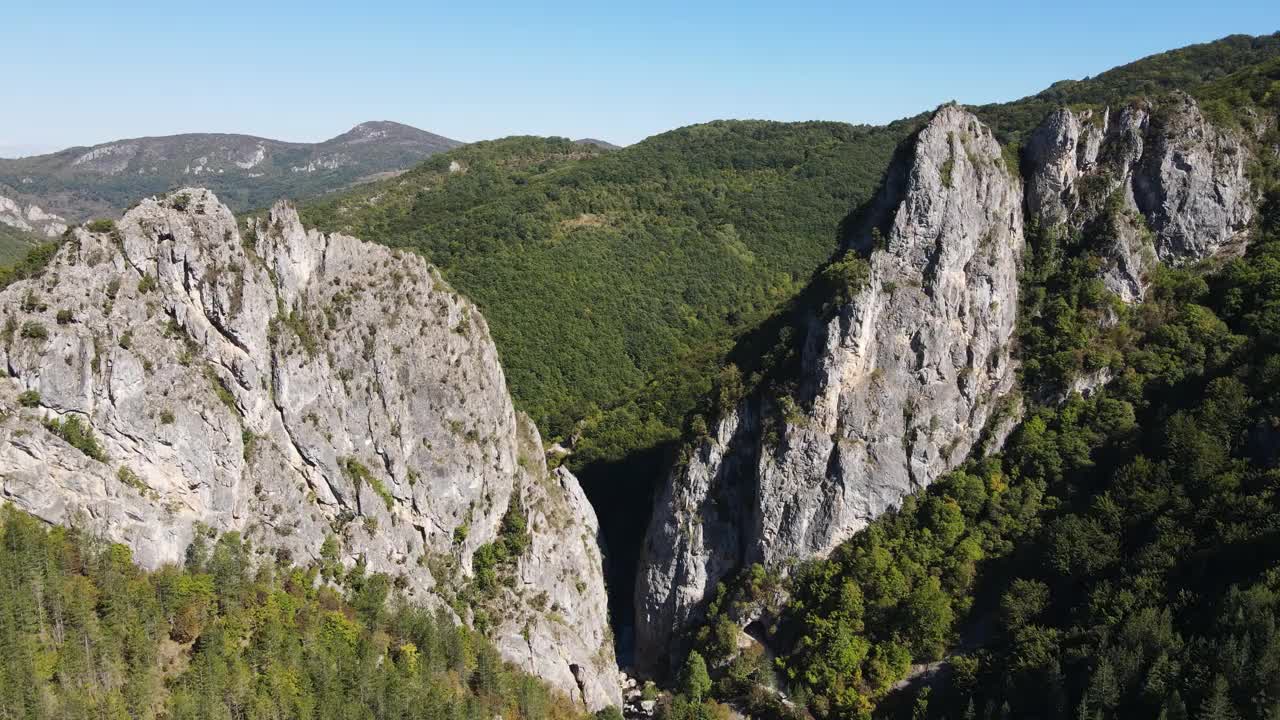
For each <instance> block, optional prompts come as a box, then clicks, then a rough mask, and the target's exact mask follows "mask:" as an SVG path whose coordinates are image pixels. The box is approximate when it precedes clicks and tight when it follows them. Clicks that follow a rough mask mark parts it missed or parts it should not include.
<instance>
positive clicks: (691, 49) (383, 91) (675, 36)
mask: <svg viewBox="0 0 1280 720" xmlns="http://www.w3.org/2000/svg"><path fill="white" fill-rule="evenodd" d="M3 5H4V6H5V7H4V9H2V10H0V43H2V44H3V47H2V49H0V57H2V59H0V98H3V103H4V105H5V106H6V109H5V111H4V112H0V155H4V154H13V153H14V148H26V149H33V148H40V149H46V150H47V149H51V148H53V147H64V146H68V145H88V144H93V143H97V142H103V141H106V140H111V139H116V138H121V137H135V136H141V135H161V134H171V133H178V132H244V133H251V134H255V135H263V136H267V137H275V138H280V139H286V140H306V141H314V140H321V139H324V138H327V137H331V136H333V135H336V134H338V133H340V132H342V131H344V130H346V129H347V128H349V127H350V126H352V125H354V124H356V123H358V122H361V121H364V120H381V119H388V120H397V121H400V122H405V123H409V124H412V125H415V126H417V127H421V128H423V129H426V130H431V131H433V132H438V133H440V134H443V135H448V136H450V137H454V138H457V139H460V140H468V141H469V140H479V139H484V138H492V137H500V136H504V135H511V134H523V133H532V134H539V135H565V136H569V137H575V138H576V137H586V136H590V137H599V138H603V139H606V140H611V141H614V142H619V143H630V142H634V141H636V140H639V139H641V138H643V137H645V136H647V135H651V134H653V133H656V132H660V131H663V130H667V129H670V128H673V127H679V126H682V125H688V124H691V123H696V122H702V121H706V120H712V119H716V118H730V117H731V118H748V117H750V118H768V119H776V120H807V119H824V120H842V121H848V122H870V123H880V122H886V121H888V120H892V119H894V118H898V117H902V116H906V115H911V114H914V113H917V112H920V111H922V110H926V109H930V108H932V107H935V106H936V105H938V104H939V103H942V102H945V101H947V100H951V99H956V100H959V101H961V102H968V103H982V102H990V101H997V100H1007V99H1013V98H1017V97H1021V96H1024V95H1028V94H1031V93H1033V92H1036V91H1038V90H1040V89H1041V88H1043V87H1044V86H1046V85H1048V84H1049V83H1051V82H1053V81H1055V80H1059V79H1063V78H1079V77H1083V76H1087V75H1092V74H1096V73H1098V72H1100V71H1102V70H1105V69H1107V68H1109V67H1112V66H1114V65H1117V64H1121V63H1124V62H1128V61H1130V60H1134V59H1137V58H1139V57H1142V56H1144V55H1149V54H1151V53H1155V52H1159V51H1162V50H1166V49H1170V48H1175V47H1179V46H1182V45H1187V44H1190V43H1195V42H1203V41H1207V40H1212V39H1215V38H1218V37H1221V36H1223V35H1228V34H1231V33H1249V34H1264V33H1270V32H1275V31H1276V30H1280V7H1278V5H1277V3H1275V2H1274V1H1273V2H1262V1H1253V2H1235V1H1233V0H1219V1H1217V2H1203V1H1202V2H1182V1H1180V0H1172V1H1165V2H1142V3H1136V2H1133V3H1122V2H1117V1H1115V0H1112V1H1111V2H1094V1H1093V0H1083V1H1079V0H1078V1H1075V2H1070V3H1042V2H1036V1H1035V0H1023V1H1022V2H992V3H974V2H969V3H956V2H931V1H921V0H912V1H910V2H906V1H902V0H898V1H896V2H895V1H890V2H883V1H882V2H879V3H874V4H870V3H854V2H844V3H827V2H811V1H809V0H790V1H784V0H779V1H777V2H770V3H758V2H752V1H751V0H745V1H743V2H691V1H689V2H665V0H653V1H650V2H642V3H631V4H624V3H618V2H609V3H606V2H599V3H576V2H564V3H543V4H541V5H542V6H541V7H539V5H540V4H539V3H534V2H493V3H491V2H481V1H479V0H477V1H473V2H449V3H442V2H382V3H365V4H359V3H354V2H348V3H342V4H341V5H334V6H333V7H329V6H328V5H329V4H327V3H324V2H318V1H317V2H309V3H295V2H269V1H268V0H260V1H259V2H255V3H249V2H239V1H238V0H227V1H225V2H199V3H188V2H173V1H172V0H170V1H168V2H164V3H149V2H127V1H123V2H114V3H112V2H103V1H101V0H96V1H94V2H60V1H58V0H49V1H46V2H28V0H4V3H3ZM362 5H367V6H362ZM6 151H7V152H6Z"/></svg>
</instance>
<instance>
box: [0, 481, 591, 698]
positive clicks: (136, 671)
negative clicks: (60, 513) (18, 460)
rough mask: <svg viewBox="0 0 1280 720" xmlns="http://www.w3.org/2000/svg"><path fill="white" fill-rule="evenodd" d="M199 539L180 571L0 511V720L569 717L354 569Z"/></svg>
mask: <svg viewBox="0 0 1280 720" xmlns="http://www.w3.org/2000/svg"><path fill="white" fill-rule="evenodd" d="M319 572H320V569H319V568H318V567H316V568H297V567H291V566H290V565H289V564H288V563H287V562H285V561H284V559H278V561H270V560H267V561H264V560H262V559H261V556H259V555H257V554H255V553H254V552H252V551H251V549H250V548H249V546H248V544H247V543H246V542H245V541H243V540H242V539H241V538H240V536H239V534H238V533H226V534H224V535H222V536H221V537H217V538H216V539H215V538H213V537H211V536H210V535H205V534H201V535H200V536H198V537H197V541H196V542H194V543H193V544H192V546H191V548H190V549H189V551H188V553H187V562H186V566H185V568H182V569H179V568H175V567H167V568H164V569H161V570H159V571H157V572H143V571H141V570H139V569H138V568H137V566H136V565H134V564H133V561H132V557H131V556H130V553H129V550H128V549H127V548H126V547H124V546H122V545H112V544H107V543H105V542H102V541H99V540H96V539H94V538H92V537H88V536H86V535H84V534H82V533H79V532H77V531H75V530H68V529H66V528H52V529H50V528H48V527H47V526H45V525H43V524H42V523H40V522H38V521H37V520H35V519H34V518H32V517H30V516H28V515H25V514H23V513H21V512H19V511H17V510H15V509H13V508H12V507H9V506H6V507H5V508H3V509H0V648H3V649H4V650H3V652H0V717H5V718H15V719H16V718H59V719H60V720H61V719H64V718H66V719H70V718H94V719H99V718H111V719H113V720H114V719H116V718H119V719H122V720H123V719H124V718H134V719H137V718H172V719H173V720H178V719H180V718H184V719H185V718H190V719H192V720H195V719H197V718H217V719H226V720H229V719H231V718H245V719H251V718H262V719H266V718H271V719H277V718H299V719H302V718H308V719H316V720H319V719H321V718H334V719H335V720H337V719H339V718H340V719H342V720H348V719H350V718H370V719H373V718H389V719H392V718H394V719H395V720H400V719H401V718H431V719H433V720H434V719H436V718H440V719H444V718H450V719H453V718H458V719H463V718H467V719H471V720H492V718H494V717H495V716H502V717H505V718H555V719H556V720H559V719H560V718H573V717H579V716H580V712H581V711H580V709H575V708H574V706H573V705H572V704H570V702H569V700H568V699H567V698H564V697H563V696H560V695H558V694H556V693H554V692H552V691H550V690H549V689H548V688H547V687H546V686H545V685H543V684H541V683H540V682H539V681H538V680H536V679H535V678H533V677H531V676H529V675H526V674H524V673H522V672H519V671H517V670H515V669H513V668H512V667H510V666H508V665H506V664H505V663H503V661H502V660H501V659H500V658H499V656H498V654H497V651H495V650H494V649H493V647H492V646H490V645H489V644H488V643H487V642H486V641H485V640H484V639H483V638H481V637H480V636H479V635H478V634H477V633H475V632H473V631H470V630H467V629H466V628H464V627H460V626H457V625H455V624H454V623H453V621H452V620H451V619H450V618H449V617H448V616H447V615H445V614H436V613H433V612H430V611H427V610H424V609H421V608H419V607H415V606H413V605H410V604H408V603H406V602H404V601H402V600H401V599H399V598H397V597H396V596H395V591H394V589H393V583H392V582H391V580H390V579H389V578H387V577H386V576H383V575H365V574H364V572H363V571H362V570H361V569H360V568H356V569H355V570H354V571H351V572H350V573H348V574H346V576H345V577H344V578H343V588H342V589H341V590H339V589H337V588H334V587H332V586H329V585H320V584H318V583H317V575H318V573H319Z"/></svg>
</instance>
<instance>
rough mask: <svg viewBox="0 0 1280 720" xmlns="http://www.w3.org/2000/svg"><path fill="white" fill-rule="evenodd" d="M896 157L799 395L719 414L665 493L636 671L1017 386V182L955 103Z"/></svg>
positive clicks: (849, 526) (864, 518)
mask: <svg viewBox="0 0 1280 720" xmlns="http://www.w3.org/2000/svg"><path fill="white" fill-rule="evenodd" d="M900 156H901V157H903V158H904V160H903V161H901V162H900V163H899V164H897V165H895V167H893V168H891V170H890V172H889V175H888V177H887V179H886V182H885V186H884V190H883V192H882V194H881V196H880V197H879V198H878V199H877V200H876V201H875V202H874V205H873V208H878V209H873V210H872V211H871V212H870V213H869V216H870V217H869V220H868V224H867V227H866V228H865V230H864V231H863V232H861V233H859V234H857V235H856V236H855V240H854V241H853V243H852V245H853V247H854V248H855V249H861V250H864V251H866V252H869V253H870V257H869V261H868V271H867V273H866V280H865V282H863V283H862V284H861V285H860V286H859V287H857V288H850V289H849V293H848V296H847V297H845V298H842V299H840V300H838V301H836V302H835V303H834V304H833V306H832V308H831V310H830V311H829V312H819V311H817V310H815V312H814V314H813V316H812V317H811V318H810V319H809V321H808V323H807V327H805V328H801V330H802V331H803V332H804V333H805V336H806V338H807V339H806V341H805V345H804V350H803V358H802V364H801V369H800V376H799V378H797V380H798V386H799V388H800V390H799V392H798V393H797V395H796V396H795V397H773V396H771V395H768V394H765V395H763V396H759V397H754V398H750V399H748V400H746V401H744V402H742V403H741V404H739V405H738V407H736V408H734V409H733V410H732V411H731V412H728V413H727V414H726V415H725V416H724V417H722V418H720V420H719V421H718V422H717V423H716V425H715V427H714V429H713V432H712V434H711V436H709V437H706V438H703V439H701V440H700V441H699V442H698V444H697V446H696V447H695V448H694V449H693V451H692V453H691V455H690V457H689V460H688V462H687V463H686V464H684V465H682V466H680V467H678V468H677V469H676V471H675V472H674V473H673V474H672V476H671V477H670V478H669V479H668V481H667V483H666V485H665V488H664V489H663V491H662V493H661V495H660V497H659V500H658V502H657V505H656V507H655V514H654V518H653V520H652V523H651V525H650V528H649V532H648V536H647V538H646V541H645V545H644V552H643V557H642V560H641V566H640V570H639V577H638V581H637V595H636V607H637V617H636V629H637V662H638V664H639V666H640V668H641V669H642V670H644V671H646V672H650V673H661V672H664V671H665V670H666V669H667V668H666V667H665V664H666V663H667V662H668V660H669V658H672V657H677V658H678V657H679V656H680V652H679V650H678V647H676V646H678V645H680V644H681V638H680V633H681V632H682V631H683V630H684V629H686V628H688V627H689V625H690V624H691V623H692V622H695V621H696V620H697V619H698V617H700V615H701V613H702V612H703V610H704V605H705V602H706V601H707V600H708V596H709V595H710V594H711V593H713V592H714V589H715V586H716V583H718V582H719V581H720V580H722V579H724V578H726V577H727V576H728V575H729V574H730V573H732V572H733V571H735V570H736V569H739V568H742V567H744V566H745V565H748V564H751V563H757V562H759V563H762V564H764V565H766V566H769V567H773V568H777V569H782V568H785V567H786V566H787V565H788V564H789V563H790V562H792V561H794V560H798V559H805V558H810V557H813V556H819V555H824V554H826V553H828V552H830V551H831V550H832V549H834V548H835V547H836V546H837V545H839V544H840V543H842V542H844V541H845V540H847V539H848V538H849V537H851V536H852V535H853V533H855V532H856V531H858V530H860V529H861V528H863V527H865V526H866V524H867V523H868V522H869V521H870V520H872V519H873V518H875V517H877V516H878V515H880V514H881V513H883V512H884V511H885V510H887V509H888V508H890V507H893V506H895V505H897V504H898V503H900V502H901V500H902V498H903V497H904V496H905V495H907V494H908V493H911V492H913V491H915V490H918V489H919V488H921V487H924V486H926V485H928V484H929V483H931V482H932V481H933V480H935V479H936V478H937V477H938V476H940V475H941V474H942V473H944V472H946V471H947V470H950V469H951V468H953V467H955V466H956V465H957V464H959V463H960V462H961V461H962V460H963V459H964V458H965V457H966V455H967V454H968V453H969V451H970V449H971V448H973V447H974V445H975V443H976V442H977V441H978V439H979V437H980V435H981V433H982V431H983V429H984V427H986V425H987V423H988V421H989V420H991V419H992V418H993V416H994V415H995V414H996V411H997V408H998V407H999V406H1000V403H1001V402H1002V399H1003V398H1005V397H1006V396H1007V395H1008V394H1009V391H1010V390H1011V389H1012V387H1013V382H1014V362H1013V359H1012V355H1011V341H1012V338H1013V333H1014V327H1015V313H1016V308H1017V298H1018V282H1017V268H1018V264H1019V256H1020V253H1021V249H1022V246H1023V243H1024V239H1023V223H1022V190H1021V186H1020V183H1019V181H1018V180H1017V179H1016V178H1015V177H1014V176H1013V175H1011V174H1010V172H1009V171H1008V169H1007V168H1006V165H1005V162H1004V158H1003V155H1002V153H1001V149H1000V147H999V145H998V144H997V143H996V141H995V139H994V137H993V136H992V134H991V132H990V130H989V129H988V128H987V127H986V126H984V125H983V124H982V123H981V122H980V121H979V120H978V119H977V118H975V117H974V116H973V115H972V114H971V113H969V112H968V111H966V110H964V109H963V108H960V107H958V106H946V107H943V108H941V109H939V110H938V111H937V112H936V113H935V114H934V116H933V118H932V119H931V120H930V121H929V123H928V124H927V125H926V126H925V127H924V128H923V129H922V130H921V131H920V133H919V134H918V135H917V136H916V137H915V138H914V140H913V141H912V147H911V148H910V151H909V152H907V153H902V154H901V155H900ZM873 228H874V231H873Z"/></svg>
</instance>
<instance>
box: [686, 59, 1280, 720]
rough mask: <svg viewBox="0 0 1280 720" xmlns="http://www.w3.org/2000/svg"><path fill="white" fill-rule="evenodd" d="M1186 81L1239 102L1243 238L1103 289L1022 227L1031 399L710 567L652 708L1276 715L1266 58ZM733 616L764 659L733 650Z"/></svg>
mask: <svg viewBox="0 0 1280 720" xmlns="http://www.w3.org/2000/svg"><path fill="white" fill-rule="evenodd" d="M1197 93H1198V94H1200V95H1201V96H1202V97H1204V98H1205V99H1206V101H1207V102H1213V101H1214V100H1215V99H1221V100H1222V101H1223V102H1227V103H1231V104H1232V106H1233V107H1234V108H1235V110H1236V112H1237V113H1239V114H1240V116H1241V117H1246V116H1247V117H1250V118H1262V122H1261V123H1260V124H1255V123H1249V124H1248V125H1249V127H1250V128H1251V129H1255V130H1256V129H1258V128H1261V129H1262V133H1261V134H1260V135H1255V137H1257V145H1256V148H1255V149H1256V157H1257V158H1258V161H1257V162H1256V163H1255V164H1254V166H1253V167H1252V168H1251V177H1252V178H1253V180H1254V183H1255V186H1256V188H1257V189H1258V191H1259V193H1260V196H1261V197H1262V198H1263V200H1262V206H1261V213H1260V218H1259V220H1258V222H1257V227H1256V228H1255V229H1254V231H1253V233H1252V238H1251V241H1250V245H1249V249H1248V251H1247V254H1246V255H1245V256H1244V257H1243V258H1239V259H1235V260H1230V261H1227V262H1226V263H1225V264H1224V263H1221V262H1216V263H1215V262H1208V263H1205V264H1203V265H1201V266H1196V267H1188V268H1182V269H1176V270H1173V269H1162V270H1160V271H1159V272H1158V273H1157V274H1156V276H1155V277H1154V278H1153V281H1154V284H1153V287H1152V290H1151V292H1150V294H1149V295H1148V297H1147V299H1146V301H1145V302H1144V303H1142V304H1139V305H1135V306H1125V305H1123V304H1121V303H1119V302H1117V301H1116V300H1115V299H1114V297H1113V296H1111V295H1110V294H1109V293H1108V292H1106V290H1105V289H1104V288H1103V286H1102V284H1101V282H1100V280H1099V279H1098V276H1097V268H1098V267H1099V265H1100V261H1101V257H1100V255H1099V252H1100V245H1099V244H1098V243H1099V240H1100V238H1096V237H1093V236H1091V235H1090V233H1085V234H1083V235H1078V236H1075V237H1073V238H1070V239H1068V241H1067V243H1066V244H1065V245H1063V244H1059V243H1058V242H1056V241H1055V235H1054V233H1053V232H1051V231H1050V229H1037V230H1036V231H1035V232H1033V233H1032V234H1031V236H1030V237H1029V238H1028V240H1029V248H1028V250H1029V252H1030V255H1029V258H1028V259H1027V263H1026V267H1025V269H1024V277H1023V285H1024V288H1023V298H1022V307H1021V308H1020V316H1021V327H1020V329H1019V336H1020V338H1021V341H1022V346H1023V351H1022V352H1023V362H1024V371H1023V390H1024V395H1025V402H1026V403H1027V405H1028V407H1029V411H1028V414H1027V415H1026V417H1025V419H1024V420H1023V422H1022V423H1021V425H1020V427H1019V428H1018V429H1017V430H1016V431H1015V432H1014V434H1013V435H1012V436H1011V438H1010V440H1009V441H1008V443H1007V444H1006V445H1005V447H1004V448H1003V451H1002V452H1000V453H999V454H994V455H990V456H987V457H981V456H979V457H975V458H973V459H972V460H971V461H970V462H968V463H967V464H966V465H964V466H963V467H961V468H960V469H959V470H957V471H955V472H953V473H952V474H950V475H948V476H947V477H945V478H944V479H942V480H941V481H939V482H937V483H935V484H933V485H932V486H931V487H930V488H929V489H928V490H927V491H925V492H923V493H920V494H918V495H917V496H912V497H909V498H907V500H906V501H905V502H904V503H903V505H902V507H901V508H900V509H898V510H896V511H893V512H890V513H888V514H886V515H884V516H882V517H880V518H879V519H878V520H876V521H874V522H873V523H872V524H871V526H870V527H869V528H867V529H866V530H865V531H863V532H862V533H860V534H859V535H858V536H856V537H855V538H854V539H853V540H851V541H849V542H848V543H846V544H844V545H843V546H841V547H840V548H839V549H838V550H837V551H836V552H835V553H833V554H832V555H831V556H830V557H829V558H826V559H822V560H817V561H814V562H811V563H808V564H806V565H804V566H802V567H800V568H798V569H797V572H796V573H795V574H794V576H793V577H792V578H790V579H787V580H783V579H781V578H779V577H777V576H775V575H772V574H770V573H768V572H766V571H765V570H764V569H763V568H761V567H759V566H756V567H753V568H749V569H747V570H746V571H745V572H743V573H741V574H740V575H739V577H738V578H737V580H736V581H735V582H734V583H732V584H729V585H727V586H724V587H722V588H721V589H720V593H719V595H718V597H717V599H716V601H715V603H713V605H712V606H711V617H710V620H709V621H708V622H707V623H706V625H705V626H704V627H703V628H702V629H701V630H700V631H699V633H698V634H697V640H696V647H695V650H694V651H693V652H692V653H690V660H688V661H686V662H685V664H684V667H685V668H686V671H685V673H684V674H683V675H682V676H681V678H680V679H679V682H680V686H681V690H682V692H681V695H680V696H679V697H677V698H676V699H675V700H674V702H673V703H671V705H670V706H669V708H668V709H667V710H666V711H665V715H664V716H665V717H669V718H683V717H691V718H692V717H704V716H707V714H708V713H710V712H711V710H710V709H708V708H706V707H704V706H701V705H699V703H698V700H700V699H701V698H703V697H705V696H714V697H718V698H719V699H722V700H732V701H734V702H737V703H739V704H741V705H744V706H748V707H753V708H755V709H756V710H757V712H760V713H761V714H763V715H764V716H766V717H769V716H777V717H787V716H797V717H799V716H803V715H804V714H805V712H808V713H812V714H813V715H814V716H816V717H819V718H847V717H867V716H869V715H871V714H873V713H874V714H875V715H877V716H887V717H898V716H900V717H904V718H905V717H912V718H926V717H929V718H951V719H959V718H1013V717H1037V718H1041V717H1042V718H1057V717H1061V718H1066V717H1076V718H1130V717H1151V718H1156V717H1159V718H1187V717H1197V718H1215V719H1217V718H1273V717H1276V716H1277V713H1280V633H1278V632H1277V630H1276V618H1277V614H1278V613H1280V574H1278V572H1280V571H1278V570H1277V568H1278V567H1280V565H1278V563H1280V541H1278V538H1280V519H1278V518H1280V453H1278V452H1277V448H1280V392H1278V391H1280V182H1278V179H1280V173H1277V162H1276V155H1275V153H1274V150H1273V148H1275V147H1277V144H1278V143H1280V133H1278V132H1277V130H1276V125H1275V122H1274V118H1275V117H1277V116H1280V68H1277V65H1276V64H1275V61H1274V60H1273V61H1269V62H1268V63H1264V64H1262V65H1260V66H1257V67H1252V68H1245V69H1243V70H1241V71H1239V72H1237V73H1235V74H1232V75H1230V76H1228V77H1226V78H1224V79H1222V80H1220V81H1219V82H1216V83H1213V84H1210V85H1206V86H1203V87H1201V88H1199V89H1198V90H1197ZM1267 118H1271V120H1267ZM1104 226H1105V225H1104ZM1058 240H1061V238H1058ZM1100 369H1103V370H1106V371H1108V372H1109V374H1110V376H1111V377H1112V379H1111V380H1110V382H1109V383H1107V384H1106V385H1105V386H1103V387H1100V388H1098V389H1096V390H1094V391H1093V392H1091V393H1089V394H1088V396H1087V397H1084V396H1081V395H1080V394H1078V393H1069V391H1068V388H1069V387H1070V386H1071V384H1072V383H1073V382H1074V381H1075V380H1077V379H1078V378H1080V377H1081V376H1083V375H1084V374H1086V373H1093V372H1096V371H1098V370H1100ZM744 618H746V619H751V618H761V619H763V621H764V622H763V625H764V626H763V627H762V626H761V622H759V621H757V623H756V626H755V627H753V628H752V632H753V633H755V634H756V637H758V638H759V639H762V640H764V641H765V644H766V645H768V646H769V647H770V648H771V650H772V651H773V652H777V653H778V655H779V657H778V659H777V661H776V662H770V660H769V657H768V655H767V654H766V653H765V651H764V649H763V646H762V645H759V644H753V643H748V644H746V645H745V649H743V648H744V645H743V644H742V642H741V635H740V633H739V630H738V628H739V627H741V625H742V624H743V623H744ZM695 656H696V657H695ZM702 668H707V669H708V671H703V670H702ZM704 676H705V677H708V678H709V679H713V680H714V683H712V682H705V683H703V682H695V681H694V680H697V679H699V678H702V677H704ZM690 678H694V680H691V679H690ZM904 681H905V682H904ZM769 687H779V688H782V689H785V690H787V691H789V692H790V693H791V698H790V702H781V701H780V700H779V699H778V697H777V696H775V695H774V694H773V693H772V692H770V691H768V690H766V688H769Z"/></svg>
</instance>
